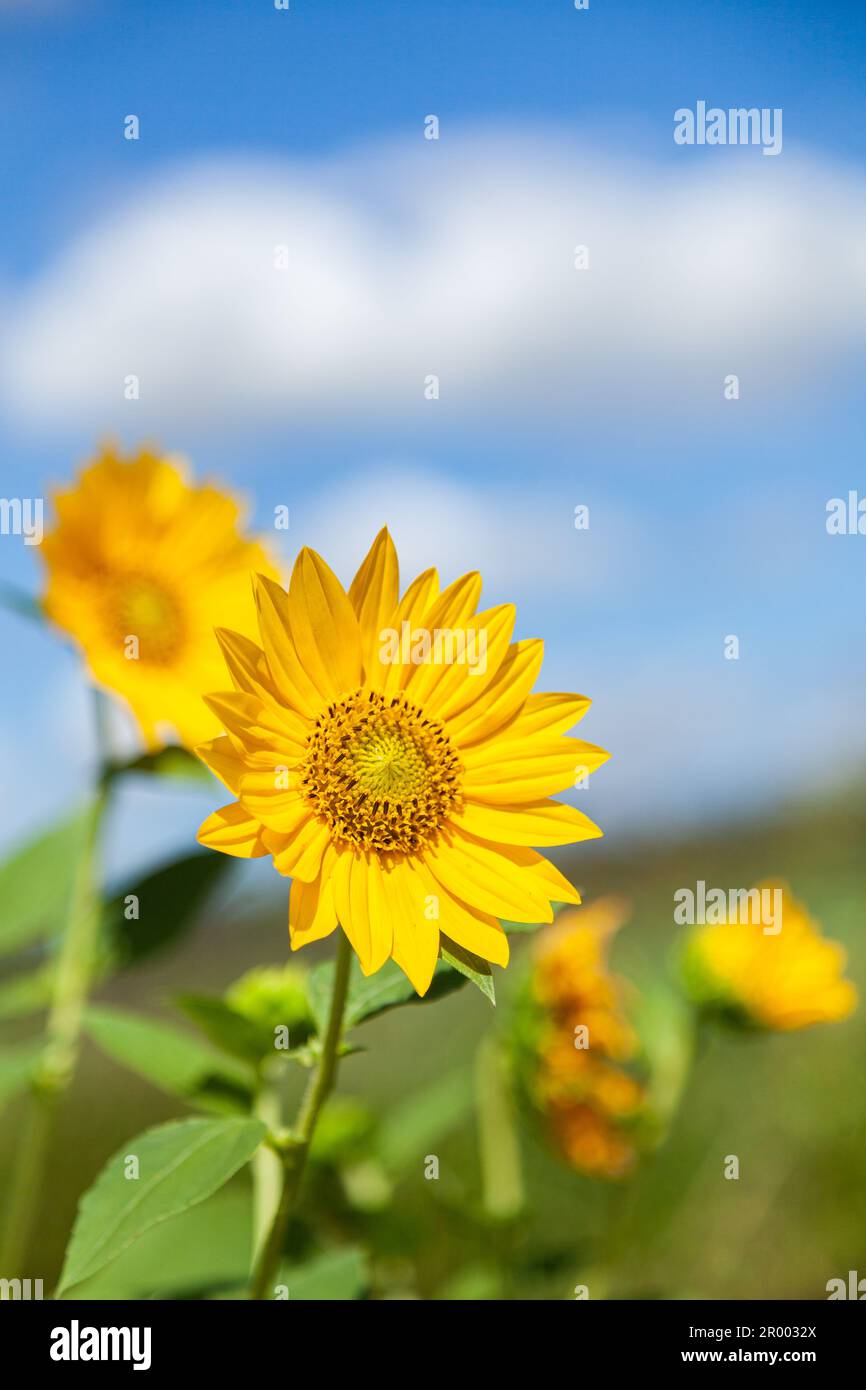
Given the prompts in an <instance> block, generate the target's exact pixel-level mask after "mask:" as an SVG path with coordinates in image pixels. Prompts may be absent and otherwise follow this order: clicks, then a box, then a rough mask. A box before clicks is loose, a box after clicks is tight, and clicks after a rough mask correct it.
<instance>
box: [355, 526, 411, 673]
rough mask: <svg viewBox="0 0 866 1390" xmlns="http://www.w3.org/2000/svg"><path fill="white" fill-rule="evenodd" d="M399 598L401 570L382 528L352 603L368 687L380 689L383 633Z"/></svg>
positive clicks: (356, 579)
mask: <svg viewBox="0 0 866 1390" xmlns="http://www.w3.org/2000/svg"><path fill="white" fill-rule="evenodd" d="M399 596H400V567H399V564H398V561H397V551H396V550H395V549H394V542H393V541H392V539H391V537H390V535H389V534H388V528H387V526H383V527H382V530H381V531H380V532H379V534H378V536H377V537H376V539H375V540H374V542H373V544H372V545H371V547H370V549H369V551H368V553H367V556H366V558H365V559H364V561H363V564H362V565H361V568H360V569H359V570H358V573H357V574H356V575H355V578H354V579H353V580H352V583H351V586H350V588H349V601H350V603H351V604H352V607H353V608H354V610H355V613H356V614H357V616H358V626H359V628H360V630H361V656H362V659H363V662H364V673H365V680H366V683H367V684H368V685H369V684H372V685H373V686H374V688H376V689H379V688H380V682H381V680H382V679H383V676H384V670H381V671H380V665H381V663H380V661H379V652H380V647H381V642H382V639H381V633H382V630H383V629H384V628H386V627H388V625H389V624H390V622H391V619H392V618H393V616H394V610H395V608H396V607H397V601H398V599H399Z"/></svg>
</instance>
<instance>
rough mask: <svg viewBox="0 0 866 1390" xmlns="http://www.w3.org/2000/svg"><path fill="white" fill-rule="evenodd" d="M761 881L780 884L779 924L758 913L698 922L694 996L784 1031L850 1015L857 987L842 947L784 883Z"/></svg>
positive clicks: (688, 957)
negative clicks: (771, 928)
mask: <svg viewBox="0 0 866 1390" xmlns="http://www.w3.org/2000/svg"><path fill="white" fill-rule="evenodd" d="M758 886H759V888H760V889H767V890H770V891H773V890H775V889H779V890H780V891H781V893H782V913H781V930H780V931H778V932H776V933H773V932H766V931H765V930H764V927H763V925H762V924H761V922H760V921H758V922H754V923H753V922H751V921H733V922H731V921H728V922H718V923H713V924H712V925H710V926H700V927H695V928H694V929H693V930H692V931H691V933H690V934H689V939H688V941H687V944H686V948H685V953H684V965H683V968H684V974H685V979H686V983H687V986H688V988H689V990H690V992H691V994H692V995H693V997H695V998H696V999H697V1000H698V1002H701V1003H709V1004H712V1005H714V1006H716V1007H723V1008H728V1009H730V1010H733V1011H734V1012H735V1013H739V1014H740V1015H742V1016H743V1017H744V1018H745V1019H746V1020H748V1022H750V1023H752V1024H756V1025H758V1026H759V1027H762V1028H771V1029H779V1030H782V1031H788V1030H790V1029H794V1028H806V1027H808V1026H809V1025H810V1024H813V1023H833V1022H836V1021H837V1020H839V1019H842V1018H847V1016H848V1015H849V1014H850V1013H852V1012H853V1010H854V1009H855V1007H856V1005H857V991H856V989H855V988H854V985H853V984H851V982H850V981H849V980H846V979H844V978H843V975H844V971H845V962H846V954H845V950H844V948H843V947H842V946H840V945H838V943H837V942H835V941H828V940H827V938H826V937H824V936H822V935H821V931H820V928H819V926H818V924H817V923H816V922H814V921H813V920H812V918H811V917H810V916H809V914H808V912H807V910H806V908H805V907H804V906H803V904H802V903H799V902H798V901H797V900H796V898H794V897H792V895H791V893H790V892H789V891H788V889H787V888H786V887H785V886H784V885H782V884H779V883H775V882H772V881H770V882H766V883H762V884H760V885H758Z"/></svg>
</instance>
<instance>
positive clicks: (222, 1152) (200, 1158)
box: [57, 1119, 266, 1294]
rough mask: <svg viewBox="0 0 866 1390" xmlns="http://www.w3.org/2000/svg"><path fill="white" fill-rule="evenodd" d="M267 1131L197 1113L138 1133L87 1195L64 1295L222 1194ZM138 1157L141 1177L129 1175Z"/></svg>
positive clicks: (62, 1282) (243, 1121)
mask: <svg viewBox="0 0 866 1390" xmlns="http://www.w3.org/2000/svg"><path fill="white" fill-rule="evenodd" d="M265 1133H266V1130H265V1126H264V1125H263V1124H262V1123H261V1122H260V1121H259V1120H248V1119H228V1120H223V1119H220V1120H212V1119H207V1120H201V1119H194V1120H179V1121H174V1122H172V1123H170V1124H166V1125H158V1126H157V1128H156V1129H150V1130H146V1131H145V1132H144V1133H143V1134H139V1135H137V1136H136V1138H134V1139H130V1140H129V1141H128V1142H127V1143H126V1144H125V1145H124V1146H123V1148H122V1149H119V1150H118V1152H117V1153H116V1154H115V1155H114V1157H113V1158H111V1159H109V1161H108V1163H107V1164H106V1165H105V1167H104V1168H103V1170H102V1172H101V1173H100V1175H99V1177H98V1178H97V1179H96V1182H95V1183H94V1184H93V1186H92V1187H91V1188H90V1191H89V1192H87V1193H85V1195H84V1197H83V1198H82V1199H81V1203H80V1205H79V1208H78V1216H77V1218H76V1222H75V1228H74V1230H73V1232H72V1238H71V1240H70V1242H69V1247H68V1249H67V1251H66V1260H65V1262H64V1265H63V1273H62V1274H61V1276H60V1284H59V1285H58V1290H57V1292H58V1294H59V1293H62V1292H63V1291H64V1290H66V1289H69V1288H71V1287H72V1286H73V1285H74V1284H78V1283H80V1282H81V1281H82V1279H87V1278H89V1277H90V1276H91V1275H92V1274H95V1273H96V1272H97V1271H98V1270H100V1269H102V1268H104V1266H105V1265H107V1264H109V1263H110V1262H111V1261H112V1260H113V1259H114V1258H115V1257H116V1256H117V1255H119V1254H120V1253H121V1251H123V1250H125V1249H126V1248H127V1247H128V1246H130V1245H131V1244H132V1243H133V1241H135V1240H137V1239H138V1238H139V1236H142V1235H143V1234H144V1233H145V1231H149V1230H151V1229H152V1228H153V1227H154V1226H157V1225H159V1223H160V1222H162V1221H167V1220H168V1219H169V1217H172V1216H178V1215H179V1214H180V1213H181V1212H182V1211H186V1210H187V1209H188V1208H189V1207H192V1206H195V1205H196V1204H197V1203H198V1202H203V1201H204V1200H205V1198H206V1197H210V1196H211V1194H212V1193H214V1192H217V1191H218V1190H219V1188H221V1187H222V1186H223V1185H224V1183H227V1182H228V1180H229V1178H230V1177H232V1175H233V1174H234V1173H236V1172H237V1171H238V1169H239V1168H241V1167H243V1165H244V1164H245V1163H248V1162H249V1160H250V1159H251V1158H252V1156H253V1154H254V1153H255V1151H256V1149H257V1148H258V1147H259V1144H260V1143H261V1141H262V1139H263V1138H264V1136H265ZM133 1156H134V1157H135V1158H136V1159H137V1161H138V1172H139V1176H138V1177H137V1178H133V1177H129V1178H128V1177H127V1176H126V1170H127V1166H128V1161H129V1159H130V1157H133Z"/></svg>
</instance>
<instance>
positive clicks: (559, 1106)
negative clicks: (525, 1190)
mask: <svg viewBox="0 0 866 1390" xmlns="http://www.w3.org/2000/svg"><path fill="white" fill-rule="evenodd" d="M628 913H629V909H628V905H627V904H626V903H625V902H623V901H622V900H620V899H618V898H600V899H599V900H598V901H597V902H595V903H593V904H592V906H591V907H588V908H582V909H581V911H580V912H579V913H576V912H574V911H568V910H566V911H565V912H563V913H561V914H560V916H559V917H558V918H557V921H556V925H555V926H554V927H551V928H550V929H549V930H548V931H545V932H541V933H540V935H539V937H538V940H537V943H536V949H535V953H534V968H533V974H532V994H533V997H534V999H535V1001H536V1003H537V1005H538V1006H539V1007H540V1012H541V1018H540V1029H539V1033H538V1037H537V1041H536V1057H535V1073H534V1077H533V1094H534V1098H535V1101H536V1104H537V1105H538V1106H539V1108H540V1109H541V1111H542V1113H543V1114H544V1117H545V1119H546V1121H547V1124H548V1127H549V1130H550V1133H551V1135H552V1137H553V1139H554V1142H555V1144H556V1146H557V1148H558V1149H559V1150H560V1152H561V1153H562V1155H563V1157H564V1158H565V1159H566V1161H567V1162H568V1163H570V1164H571V1166H572V1167H573V1168H576V1169H577V1170H578V1171H579V1172H582V1173H585V1174H587V1175H588V1176H590V1177H597V1178H611V1179H613V1178H619V1177H622V1176H623V1175H624V1174H625V1173H627V1172H628V1171H630V1169H631V1168H632V1167H633V1166H634V1164H635V1162H636V1161H637V1157H638V1149H637V1146H636V1143H635V1139H634V1136H633V1134H632V1126H633V1122H634V1120H635V1119H636V1117H637V1116H638V1115H639V1113H640V1111H641V1109H642V1107H643V1106H644V1104H645V1100H646V1096H645V1092H644V1089H643V1087H642V1086H641V1084H640V1083H639V1081H638V1080H637V1079H636V1078H635V1077H634V1076H632V1075H631V1074H630V1073H629V1072H628V1071H626V1070H625V1068H624V1064H626V1063H629V1062H631V1061H632V1060H633V1059H634V1058H635V1057H636V1056H637V1053H638V1050H639V1044H638V1039H637V1035H636V1033H635V1031H634V1029H633V1028H632V1026H631V1024H630V1022H629V1020H628V1017H627V1014H626V1010H625V992H626V991H625V985H624V982H623V981H622V980H620V979H619V978H618V977H617V976H615V975H613V974H612V973H611V971H610V968H609V966H608V963H607V951H608V945H609V941H610V938H611V936H612V935H613V934H614V933H615V932H616V931H617V930H618V929H619V927H620V926H621V925H622V923H623V922H624V921H625V919H626V918H627V916H628Z"/></svg>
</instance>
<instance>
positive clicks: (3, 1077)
mask: <svg viewBox="0 0 866 1390" xmlns="http://www.w3.org/2000/svg"><path fill="white" fill-rule="evenodd" d="M41 1051H42V1043H41V1042H40V1041H39V1040H38V1039H37V1040H36V1041H33V1042H23V1043H15V1044H14V1046H12V1047H4V1048H2V1049H0V1107H2V1106H4V1105H6V1104H8V1102H9V1101H10V1100H12V1098H13V1097H14V1096H15V1095H17V1094H18V1092H19V1091H23V1090H24V1088H25V1087H26V1085H27V1083H28V1081H29V1080H30V1077H31V1076H32V1074H33V1068H34V1067H35V1065H36V1062H37V1060H38V1058H39V1054H40V1052H41Z"/></svg>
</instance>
